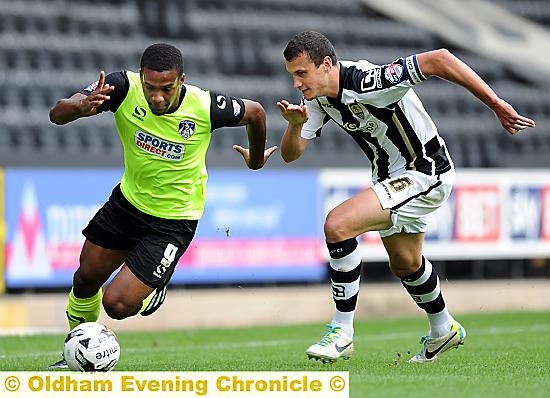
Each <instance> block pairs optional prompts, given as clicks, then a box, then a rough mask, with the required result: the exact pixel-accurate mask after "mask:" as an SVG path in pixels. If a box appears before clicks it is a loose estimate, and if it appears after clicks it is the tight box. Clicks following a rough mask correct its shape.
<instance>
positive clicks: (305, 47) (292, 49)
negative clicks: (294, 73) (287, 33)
mask: <svg viewBox="0 0 550 398" xmlns="http://www.w3.org/2000/svg"><path fill="white" fill-rule="evenodd" d="M303 53H305V54H307V55H308V56H309V58H311V60H312V61H313V63H314V64H315V66H317V67H319V65H321V64H322V63H323V59H325V57H327V56H328V57H330V59H332V63H333V64H336V62H337V58H336V51H335V50H334V46H333V45H332V43H331V42H330V41H329V39H327V38H326V36H325V35H323V34H321V33H319V32H316V31H314V30H308V31H305V32H301V33H298V34H297V35H296V36H294V37H293V38H292V39H291V40H290V41H289V42H288V44H287V45H286V48H285V50H284V51H283V55H284V57H285V59H286V60H287V61H288V62H291V61H293V60H294V59H295V58H296V57H298V56H299V55H300V54H303Z"/></svg>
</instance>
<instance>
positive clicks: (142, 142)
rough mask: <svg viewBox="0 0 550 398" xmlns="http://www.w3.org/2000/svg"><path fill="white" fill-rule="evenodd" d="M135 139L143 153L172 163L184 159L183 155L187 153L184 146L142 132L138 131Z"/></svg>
mask: <svg viewBox="0 0 550 398" xmlns="http://www.w3.org/2000/svg"><path fill="white" fill-rule="evenodd" d="M134 139H135V144H136V146H137V147H138V148H139V149H141V150H142V151H143V152H146V153H150V154H153V155H156V156H158V157H161V158H164V159H168V160H172V161H180V160H182V159H183V153H184V152H185V146H184V145H183V144H178V143H176V142H170V141H166V140H163V139H162V138H158V137H155V136H154V135H152V134H149V133H146V132H143V131H141V130H138V131H136V134H135V136H134Z"/></svg>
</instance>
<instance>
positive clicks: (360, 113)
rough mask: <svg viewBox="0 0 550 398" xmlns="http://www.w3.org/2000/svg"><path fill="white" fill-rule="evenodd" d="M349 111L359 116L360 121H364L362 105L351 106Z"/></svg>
mask: <svg viewBox="0 0 550 398" xmlns="http://www.w3.org/2000/svg"><path fill="white" fill-rule="evenodd" d="M349 110H350V111H351V112H352V113H353V114H354V115H355V116H357V117H358V118H359V119H364V118H365V112H363V108H361V105H359V104H357V103H355V104H351V105H350V106H349Z"/></svg>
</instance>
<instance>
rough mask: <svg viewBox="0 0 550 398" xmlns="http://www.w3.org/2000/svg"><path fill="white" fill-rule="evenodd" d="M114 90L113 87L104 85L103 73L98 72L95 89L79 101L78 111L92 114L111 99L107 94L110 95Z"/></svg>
mask: <svg viewBox="0 0 550 398" xmlns="http://www.w3.org/2000/svg"><path fill="white" fill-rule="evenodd" d="M114 89H115V86H111V85H109V84H105V71H101V72H99V80H98V81H97V87H96V88H95V90H94V91H92V92H91V93H90V94H89V95H87V96H86V97H85V98H82V99H81V102H80V110H81V112H82V114H90V113H94V112H95V110H96V109H97V108H98V107H99V106H100V105H102V104H103V103H104V102H105V101H108V100H110V99H111V97H110V96H109V94H111V93H112V92H113V90H114Z"/></svg>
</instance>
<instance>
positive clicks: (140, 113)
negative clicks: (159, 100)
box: [132, 106, 147, 122]
mask: <svg viewBox="0 0 550 398" xmlns="http://www.w3.org/2000/svg"><path fill="white" fill-rule="evenodd" d="M145 115H147V110H145V108H144V107H142V106H136V107H135V108H134V113H132V116H133V117H135V118H136V119H139V120H141V121H142V122H143V118H144V117H145Z"/></svg>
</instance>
